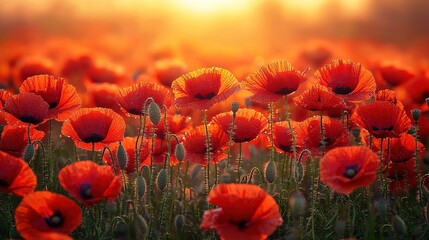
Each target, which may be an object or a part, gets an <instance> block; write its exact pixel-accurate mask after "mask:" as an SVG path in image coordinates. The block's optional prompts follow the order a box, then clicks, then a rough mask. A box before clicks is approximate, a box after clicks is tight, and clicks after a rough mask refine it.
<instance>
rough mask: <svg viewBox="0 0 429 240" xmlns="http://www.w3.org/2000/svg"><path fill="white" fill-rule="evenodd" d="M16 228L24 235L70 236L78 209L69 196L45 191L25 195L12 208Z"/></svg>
mask: <svg viewBox="0 0 429 240" xmlns="http://www.w3.org/2000/svg"><path fill="white" fill-rule="evenodd" d="M15 221H16V229H17V230H18V232H19V234H21V236H22V237H23V238H25V239H34V240H36V239H49V240H55V239H72V238H71V237H69V236H68V235H69V234H70V233H72V232H73V231H74V230H75V229H76V228H77V227H78V226H79V225H80V224H81V223H82V210H81V209H80V207H79V206H78V205H77V204H76V203H75V202H74V201H72V200H71V199H69V198H67V197H65V196H63V195H60V194H56V193H51V192H48V191H40V192H34V193H31V194H28V195H26V196H25V197H24V198H23V199H22V201H21V203H20V204H19V206H18V207H17V208H16V210H15Z"/></svg>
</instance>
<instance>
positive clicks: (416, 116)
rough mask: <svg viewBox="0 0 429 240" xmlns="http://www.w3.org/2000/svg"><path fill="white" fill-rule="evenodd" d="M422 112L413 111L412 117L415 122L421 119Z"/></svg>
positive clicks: (418, 110)
mask: <svg viewBox="0 0 429 240" xmlns="http://www.w3.org/2000/svg"><path fill="white" fill-rule="evenodd" d="M421 113H422V111H421V110H420V109H418V108H416V109H413V110H411V116H412V117H413V120H414V122H417V121H418V120H419V118H420V114H421Z"/></svg>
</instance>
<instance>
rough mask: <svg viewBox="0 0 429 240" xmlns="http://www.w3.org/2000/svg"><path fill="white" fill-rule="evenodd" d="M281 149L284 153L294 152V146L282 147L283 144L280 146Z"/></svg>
mask: <svg viewBox="0 0 429 240" xmlns="http://www.w3.org/2000/svg"><path fill="white" fill-rule="evenodd" d="M279 148H280V149H281V150H283V152H293V150H292V146H290V145H289V146H288V145H282V144H280V145H279Z"/></svg>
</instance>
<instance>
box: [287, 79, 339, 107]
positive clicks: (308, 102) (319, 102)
mask: <svg viewBox="0 0 429 240" xmlns="http://www.w3.org/2000/svg"><path fill="white" fill-rule="evenodd" d="M293 101H294V102H295V104H296V105H298V106H300V107H302V108H304V109H307V110H309V111H335V110H339V111H342V110H344V109H345V108H346V104H345V102H344V100H343V99H342V98H341V97H339V96H338V95H336V94H335V93H334V92H333V91H332V90H330V89H328V88H327V87H325V86H323V85H320V84H316V85H314V86H313V87H311V89H308V90H306V91H305V92H303V93H302V94H300V95H299V96H298V97H296V98H294V99H293Z"/></svg>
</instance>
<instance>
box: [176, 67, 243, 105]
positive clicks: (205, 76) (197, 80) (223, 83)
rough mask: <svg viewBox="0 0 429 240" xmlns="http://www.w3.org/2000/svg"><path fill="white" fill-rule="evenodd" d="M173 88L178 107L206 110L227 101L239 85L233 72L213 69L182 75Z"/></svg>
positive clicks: (203, 69)
mask: <svg viewBox="0 0 429 240" xmlns="http://www.w3.org/2000/svg"><path fill="white" fill-rule="evenodd" d="M171 87H172V88H173V93H174V97H175V104H176V105H177V106H179V107H183V106H184V107H190V108H194V109H198V110H205V109H209V108H210V107H211V106H212V105H213V104H215V103H218V102H221V101H223V100H225V99H227V98H228V97H229V96H231V95H232V94H233V93H234V92H236V91H237V90H238V88H239V85H238V81H237V79H236V78H235V77H234V75H232V73H231V72H229V71H228V70H226V69H222V68H216V67H212V68H202V69H198V70H196V71H193V72H190V73H187V74H185V75H182V76H180V77H179V78H177V79H176V80H174V81H173V83H172V84H171Z"/></svg>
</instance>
